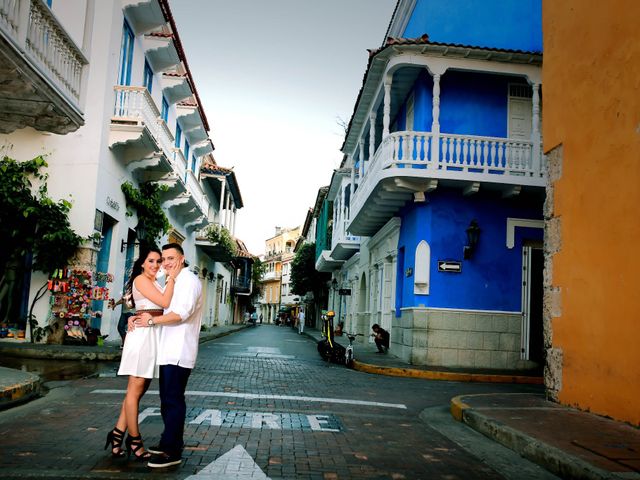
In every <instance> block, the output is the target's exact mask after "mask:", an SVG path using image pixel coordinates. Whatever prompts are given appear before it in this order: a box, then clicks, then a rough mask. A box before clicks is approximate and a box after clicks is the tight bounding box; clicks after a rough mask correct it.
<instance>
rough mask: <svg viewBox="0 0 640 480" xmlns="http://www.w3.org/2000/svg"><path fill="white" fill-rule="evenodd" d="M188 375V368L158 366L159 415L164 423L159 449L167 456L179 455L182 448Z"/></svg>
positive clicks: (189, 370) (189, 371)
mask: <svg viewBox="0 0 640 480" xmlns="http://www.w3.org/2000/svg"><path fill="white" fill-rule="evenodd" d="M190 374H191V369H190V368H183V367H179V366H177V365H160V413H161V414H162V421H163V422H164V431H163V432H162V437H161V438H160V449H161V450H162V451H163V452H165V453H168V454H169V455H178V456H179V455H181V454H182V448H183V447H184V442H183V434H184V422H185V419H186V416H187V403H186V401H185V398H184V392H185V390H186V389H187V381H188V380H189V375H190Z"/></svg>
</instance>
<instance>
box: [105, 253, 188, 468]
mask: <svg viewBox="0 0 640 480" xmlns="http://www.w3.org/2000/svg"><path fill="white" fill-rule="evenodd" d="M140 253H141V254H140V257H139V258H138V259H137V260H136V261H135V263H134V264H133V268H132V271H131V277H130V278H129V282H128V283H127V285H126V287H125V294H127V295H128V296H129V297H130V298H132V299H133V306H134V308H135V310H136V313H141V312H149V313H151V314H152V315H153V316H158V315H162V313H163V311H164V308H166V307H168V306H169V303H170V302H171V297H172V296H173V286H174V283H175V280H174V277H173V276H172V273H173V274H176V273H177V272H167V276H166V281H165V287H164V288H163V287H161V286H160V285H159V284H158V282H157V281H156V275H157V274H158V271H159V269H160V266H161V265H162V254H161V252H160V250H158V249H157V248H156V247H151V248H150V247H147V248H145V250H144V251H142V252H140ZM160 328H161V327H156V328H138V329H135V330H133V331H130V332H128V333H127V336H126V339H125V342H124V348H123V350H122V358H121V360H120V369H119V370H118V375H129V382H128V384H127V393H126V394H125V397H124V401H123V402H122V408H121V410H120V416H119V418H118V422H117V423H116V426H115V428H114V429H113V430H112V431H111V432H109V434H108V435H107V443H106V444H105V449H106V448H107V446H108V445H109V444H111V455H112V456H113V457H124V456H125V450H124V449H123V448H122V443H123V440H124V435H125V432H126V431H127V430H128V431H129V436H128V437H127V439H126V441H125V446H126V450H127V452H128V454H129V455H131V453H132V452H133V454H134V457H135V459H136V460H144V459H148V458H149V457H150V456H151V454H150V453H149V452H147V451H145V450H144V446H143V443H142V436H141V435H140V430H139V428H138V411H139V406H140V399H141V398H142V396H143V395H144V393H145V392H146V391H147V389H148V388H149V384H150V383H151V379H152V378H154V377H155V378H158V370H159V368H158V365H157V363H156V351H157V345H158V338H159V336H160Z"/></svg>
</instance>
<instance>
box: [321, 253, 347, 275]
mask: <svg viewBox="0 0 640 480" xmlns="http://www.w3.org/2000/svg"><path fill="white" fill-rule="evenodd" d="M354 253H355V252H354ZM343 264H344V260H338V259H335V258H333V256H332V255H331V250H322V252H320V255H319V256H318V258H317V259H316V270H317V271H319V272H333V271H334V270H338V269H339V268H340V267H342V265H343Z"/></svg>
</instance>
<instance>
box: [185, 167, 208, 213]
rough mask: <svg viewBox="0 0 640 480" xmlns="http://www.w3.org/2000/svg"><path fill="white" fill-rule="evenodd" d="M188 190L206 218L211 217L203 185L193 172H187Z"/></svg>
mask: <svg viewBox="0 0 640 480" xmlns="http://www.w3.org/2000/svg"><path fill="white" fill-rule="evenodd" d="M186 183H187V190H188V191H189V193H191V195H192V197H193V200H194V202H195V204H196V206H197V207H198V209H199V210H200V212H201V214H202V215H204V216H205V217H208V215H209V201H208V200H207V196H206V195H205V193H204V189H203V188H202V185H201V184H200V182H199V181H198V179H197V178H196V176H195V175H194V173H193V172H192V171H191V170H188V171H187V182H186Z"/></svg>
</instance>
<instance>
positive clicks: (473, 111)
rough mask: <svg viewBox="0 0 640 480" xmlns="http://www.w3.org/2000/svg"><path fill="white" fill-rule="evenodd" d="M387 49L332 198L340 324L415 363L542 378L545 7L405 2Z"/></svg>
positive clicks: (373, 55)
mask: <svg viewBox="0 0 640 480" xmlns="http://www.w3.org/2000/svg"><path fill="white" fill-rule="evenodd" d="M385 37H386V40H385V42H384V44H383V45H382V46H381V47H380V48H378V49H377V50H374V51H371V52H370V58H369V63H368V66H367V71H366V73H365V76H364V80H363V85H362V88H361V90H360V93H359V95H358V98H357V100H356V105H355V109H354V112H353V116H352V118H351V120H350V123H349V128H348V131H347V134H346V137H345V141H344V144H343V147H342V151H343V152H344V154H345V159H344V161H343V163H342V165H341V168H340V169H339V170H336V172H335V173H334V175H333V177H332V181H331V185H330V187H329V193H328V195H327V198H326V200H325V201H327V202H330V203H331V206H332V211H333V220H332V238H333V240H332V245H331V249H330V250H327V251H325V252H322V253H323V254H322V256H320V259H321V261H319V262H317V263H316V266H317V268H318V269H319V270H324V271H332V272H333V276H334V278H335V280H336V283H334V285H335V284H337V285H338V286H339V287H340V290H341V291H342V293H343V295H341V296H337V297H336V298H334V299H333V302H334V304H337V305H338V309H339V311H340V312H341V320H342V321H344V322H345V324H346V325H345V327H346V328H347V329H348V330H357V331H359V332H362V333H368V332H369V331H370V327H371V325H372V324H373V323H378V324H381V325H382V326H383V327H384V328H386V329H387V330H389V331H390V332H391V351H392V352H393V353H395V354H396V355H399V356H401V357H402V358H404V359H405V360H408V361H410V362H411V363H414V364H429V365H441V366H452V367H455V366H461V367H477V368H500V369H505V368H508V369H517V368H529V367H532V366H534V365H535V364H540V363H542V351H543V341H542V331H543V328H542V266H543V261H542V258H543V255H542V240H543V229H542V227H543V222H542V218H543V217H542V212H543V203H544V199H545V185H546V171H545V165H544V161H545V160H544V157H543V155H542V153H541V134H540V131H541V129H540V94H541V64H542V29H541V4H540V2H539V1H532V2H520V1H518V0H482V1H480V0H456V1H454V2H451V1H448V0H400V1H399V2H398V5H397V7H396V10H395V12H394V14H393V18H392V20H391V23H390V26H389V30H388V32H387V35H386V36H385ZM356 240H357V245H358V246H357V247H356V248H354V247H353V243H354V241H356ZM345 293H350V295H345Z"/></svg>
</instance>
